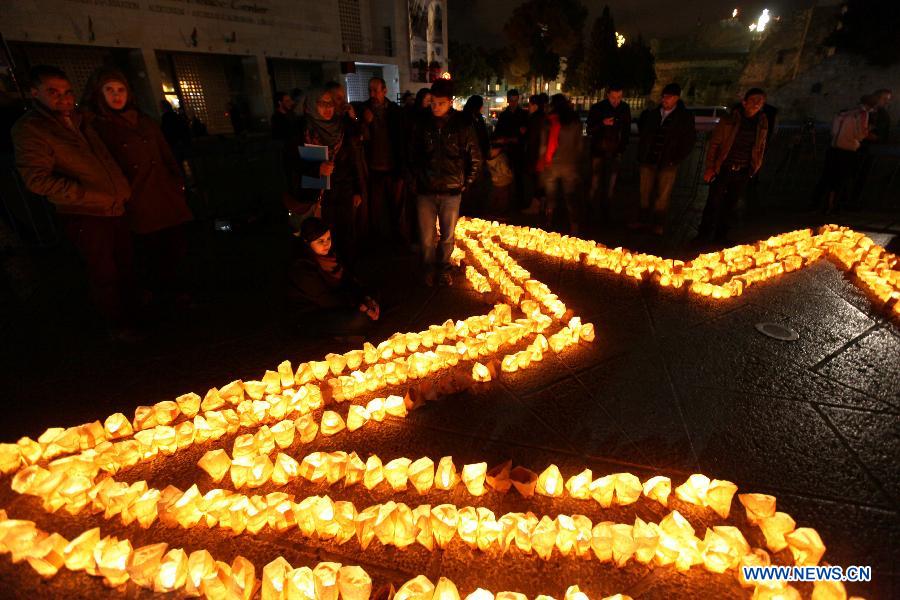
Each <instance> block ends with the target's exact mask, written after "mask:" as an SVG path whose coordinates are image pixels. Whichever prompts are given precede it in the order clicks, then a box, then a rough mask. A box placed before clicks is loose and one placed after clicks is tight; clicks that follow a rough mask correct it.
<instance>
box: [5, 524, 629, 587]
mask: <svg viewBox="0 0 900 600" xmlns="http://www.w3.org/2000/svg"><path fill="white" fill-rule="evenodd" d="M0 554H10V555H11V558H12V561H13V563H20V562H21V561H23V560H24V561H26V562H27V563H28V564H29V566H31V567H32V569H34V570H35V572H37V573H38V574H39V575H41V576H42V577H45V578H47V577H53V576H55V575H56V574H57V573H58V572H59V571H60V570H61V569H67V570H70V571H72V572H84V573H86V574H88V575H91V576H94V577H102V578H103V581H104V583H105V584H106V585H108V586H111V587H118V588H124V586H125V585H126V584H127V583H129V582H130V583H132V584H134V585H136V586H138V587H141V588H144V589H147V590H152V591H154V592H157V593H173V592H177V593H180V594H182V595H183V596H186V597H199V596H204V597H206V598H211V599H212V598H215V599H222V600H249V599H250V598H253V597H256V594H257V592H258V593H259V598H260V600H338V598H341V599H342V600H368V599H369V598H370V597H371V594H372V578H371V576H369V574H368V573H367V572H366V571H365V570H364V569H363V568H362V567H359V566H352V565H342V564H340V563H335V562H320V563H318V564H316V565H315V566H314V567H306V566H304V567H298V568H294V567H293V566H292V565H291V564H290V563H289V562H288V561H287V560H285V559H284V558H283V557H278V558H276V559H275V560H273V561H272V562H270V563H269V564H267V565H265V566H264V567H263V568H262V571H261V573H260V575H261V578H260V579H257V577H256V574H257V573H256V567H255V566H254V565H253V563H252V562H250V561H249V560H247V559H246V558H244V557H243V556H237V557H236V558H235V559H234V561H232V563H231V564H228V563H225V562H222V561H218V560H216V559H215V558H214V557H213V556H212V555H211V554H210V553H209V552H208V551H207V550H195V551H194V552H190V553H188V552H186V551H185V550H184V549H183V548H172V549H170V548H169V546H168V544H166V543H165V542H161V543H156V544H149V545H147V546H141V547H139V548H133V547H132V545H131V542H129V541H128V540H127V539H123V540H119V539H118V538H116V537H114V536H105V537H102V535H101V532H100V528H94V529H89V530H87V531H85V532H83V533H81V534H80V535H78V536H76V537H75V538H74V539H72V540H71V541H70V540H68V539H66V538H64V537H63V536H62V535H60V534H58V533H51V534H48V533H47V532H45V531H43V530H41V529H38V528H37V526H36V525H35V523H34V522H32V521H25V520H13V519H8V518H7V515H6V512H5V511H3V510H0ZM393 598H394V600H528V597H527V596H526V595H525V594H522V593H520V592H511V591H504V592H498V593H497V594H494V593H492V592H490V591H488V590H486V589H484V588H477V589H475V590H474V591H472V592H471V593H469V594H467V595H465V596H463V595H462V594H461V593H460V591H459V588H458V587H457V586H456V584H455V583H453V581H452V580H450V579H448V578H446V577H441V578H439V579H438V581H437V583H432V581H431V580H430V579H428V578H427V577H426V576H424V575H419V576H418V577H414V578H412V579H410V580H409V581H407V582H405V583H404V584H402V585H401V586H400V587H399V589H397V591H396V592H395V593H394V595H393ZM535 600H554V599H553V598H552V597H551V596H547V595H537V596H535ZM563 600H588V598H587V596H586V595H585V594H584V592H582V591H581V590H580V589H579V587H578V586H577V585H576V586H569V587H568V588H567V589H566V592H565V595H564V596H563ZM602 600H631V597H630V596H626V595H623V594H615V595H612V596H606V597H604V598H603V599H602Z"/></svg>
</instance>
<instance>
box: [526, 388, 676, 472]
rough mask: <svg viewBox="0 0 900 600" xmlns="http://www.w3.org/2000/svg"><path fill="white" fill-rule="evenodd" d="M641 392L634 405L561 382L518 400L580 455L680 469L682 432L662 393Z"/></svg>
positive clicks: (615, 396)
mask: <svg viewBox="0 0 900 600" xmlns="http://www.w3.org/2000/svg"><path fill="white" fill-rule="evenodd" d="M644 391H645V392H646V393H642V396H643V400H642V402H641V403H635V402H633V400H631V401H626V400H625V399H624V398H623V397H622V396H621V395H619V394H618V393H612V394H605V393H604V391H603V390H597V391H596V392H595V393H594V394H593V395H592V394H591V392H589V391H588V390H587V389H586V388H585V386H583V385H581V384H580V383H578V382H575V381H572V380H570V379H566V380H564V381H562V382H560V383H558V384H556V385H554V386H552V387H550V388H547V389H545V390H543V391H542V392H539V393H537V394H534V395H533V396H529V397H527V398H524V399H523V400H522V402H523V404H524V405H525V406H526V407H527V408H528V409H530V410H531V411H532V412H533V413H535V414H536V415H538V416H539V417H540V418H541V419H542V420H544V421H546V422H547V424H548V426H549V427H551V428H553V429H554V430H555V431H559V432H560V433H561V434H562V435H564V436H565V437H566V439H567V440H569V444H570V446H571V447H573V448H574V449H575V450H577V451H578V452H579V453H583V454H584V455H586V456H590V457H596V458H604V459H612V460H616V461H621V462H623V463H626V464H634V465H643V466H645V467H653V468H659V467H661V466H666V467H671V466H676V467H682V468H684V467H685V466H686V465H689V464H690V463H691V462H692V461H691V460H690V451H689V444H688V442H687V440H686V438H685V436H684V430H683V429H680V430H679V428H680V424H679V421H678V419H677V414H675V413H674V406H673V404H672V403H671V398H670V397H668V395H667V391H668V390H667V389H666V388H664V387H659V388H653V387H650V388H647V387H644V388H643V390H642V392H644ZM629 402H631V404H630V405H629ZM647 416H649V418H647V419H645V418H642V417H647ZM657 417H658V418H657Z"/></svg>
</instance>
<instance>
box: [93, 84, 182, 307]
mask: <svg viewBox="0 0 900 600" xmlns="http://www.w3.org/2000/svg"><path fill="white" fill-rule="evenodd" d="M82 106H84V107H85V109H86V110H87V113H88V118H89V119H90V121H91V124H92V125H93V127H94V129H95V130H96V131H97V134H98V135H99V136H100V138H101V139H102V140H103V141H104V143H105V144H106V147H107V148H108V149H109V151H110V154H112V156H113V158H114V159H115V160H116V162H117V163H118V164H119V167H120V168H121V169H122V172H123V173H124V174H125V177H126V178H127V179H128V183H130V184H131V199H130V200H129V201H128V203H127V204H126V206H125V212H126V215H127V216H128V219H129V222H130V224H131V230H132V232H133V233H134V234H135V249H136V253H137V256H138V261H139V267H140V268H141V270H143V271H144V273H145V276H146V279H145V280H146V281H147V282H148V284H149V286H148V288H149V289H148V291H150V292H155V293H158V294H162V295H165V296H171V297H172V298H171V299H179V300H182V301H183V300H184V299H185V298H186V295H185V293H184V292H185V290H184V286H183V285H181V284H180V283H179V278H178V269H179V266H180V265H181V263H182V262H183V261H184V257H185V256H186V254H187V232H186V231H185V223H187V222H189V221H191V220H193V215H192V214H191V210H190V209H189V208H188V205H187V201H186V200H185V195H184V177H183V173H182V171H181V167H180V166H179V164H178V161H177V160H176V159H175V156H174V155H173V153H172V149H171V148H170V147H169V144H168V143H167V142H166V139H165V137H164V136H163V133H162V130H161V129H160V127H159V125H157V124H156V122H155V121H154V120H153V119H151V118H150V117H148V116H147V115H145V114H143V113H142V112H141V111H140V110H138V108H137V106H136V105H135V102H134V97H133V95H132V93H131V88H130V87H129V85H128V81H127V80H126V78H125V75H124V74H123V73H122V72H121V71H118V70H117V69H113V68H109V67H102V68H100V69H98V70H97V71H95V72H94V74H93V75H92V77H91V82H90V83H89V84H88V87H87V88H86V91H85V97H84V99H83V100H82Z"/></svg>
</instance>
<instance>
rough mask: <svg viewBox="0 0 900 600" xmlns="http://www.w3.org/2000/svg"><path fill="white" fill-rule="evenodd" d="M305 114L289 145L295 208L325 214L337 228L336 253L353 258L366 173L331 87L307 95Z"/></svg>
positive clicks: (294, 210) (305, 211) (309, 213)
mask: <svg viewBox="0 0 900 600" xmlns="http://www.w3.org/2000/svg"><path fill="white" fill-rule="evenodd" d="M305 102H306V106H305V111H306V114H305V116H304V117H303V120H302V122H301V124H300V127H299V131H298V133H297V135H296V136H295V138H294V139H293V141H292V142H290V143H289V144H288V148H287V152H289V160H290V163H291V165H292V168H291V179H292V186H291V187H292V189H294V190H296V194H295V196H296V198H298V199H299V202H298V203H297V206H289V207H288V208H289V210H291V212H292V213H302V214H301V215H300V217H301V219H302V218H304V217H307V216H321V218H322V219H323V220H324V221H325V223H327V224H328V226H329V227H330V228H331V230H332V231H333V232H334V238H335V239H334V241H335V245H336V247H337V250H338V254H340V255H341V256H342V257H344V259H345V260H349V261H352V260H353V259H354V258H355V256H354V255H355V247H356V239H355V238H356V236H355V231H354V223H355V221H356V219H355V214H356V211H357V210H358V209H359V208H360V205H361V204H362V189H363V176H362V172H361V170H360V165H359V162H358V161H357V159H356V156H357V154H356V152H354V150H353V144H355V143H356V141H355V139H354V137H353V136H351V135H348V132H347V131H346V125H345V121H344V120H343V119H341V118H340V117H339V116H338V115H337V114H336V110H335V106H336V102H335V99H334V97H333V96H332V95H331V94H330V93H329V92H327V91H325V90H322V89H319V90H312V91H311V92H310V93H309V94H308V95H307V96H306V99H305Z"/></svg>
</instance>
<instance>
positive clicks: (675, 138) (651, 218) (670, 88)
mask: <svg viewBox="0 0 900 600" xmlns="http://www.w3.org/2000/svg"><path fill="white" fill-rule="evenodd" d="M638 130H639V133H640V142H639V143H638V162H639V163H640V172H641V207H640V215H639V217H638V220H637V222H635V223H632V225H631V227H632V229H642V228H645V227H652V231H653V233H655V234H656V235H662V234H663V232H664V230H665V224H666V217H667V215H668V211H669V199H670V198H671V196H672V188H673V187H674V185H675V177H676V176H677V175H678V166H679V165H680V164H681V163H682V161H684V159H685V158H687V157H688V155H689V154H690V153H691V150H693V148H694V142H695V141H696V140H697V132H696V130H695V129H694V115H693V114H692V113H691V112H690V111H688V109H687V108H685V106H684V102H682V101H681V86H679V85H678V84H677V83H670V84H668V85H666V86H665V87H664V88H663V91H662V98H661V99H660V102H659V106H658V107H655V108H648V109H647V110H645V111H644V112H643V113H642V114H641V119H640V121H639V122H638Z"/></svg>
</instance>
